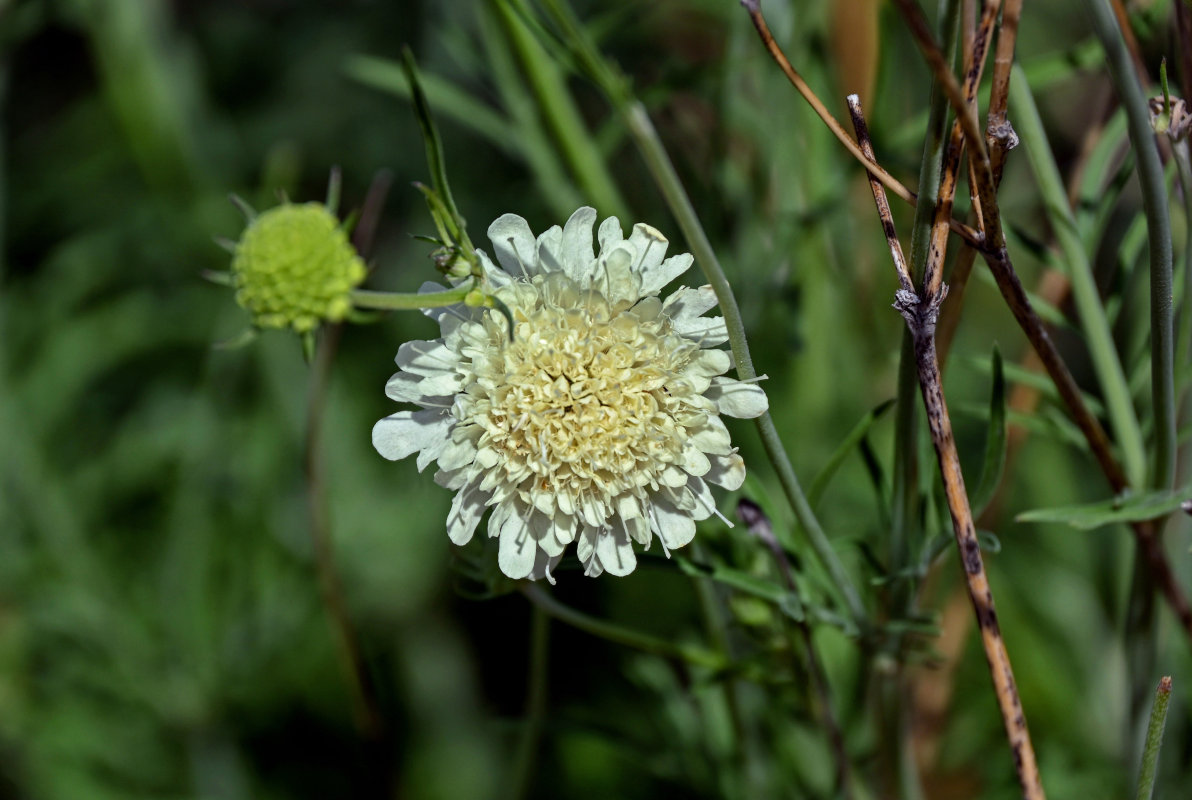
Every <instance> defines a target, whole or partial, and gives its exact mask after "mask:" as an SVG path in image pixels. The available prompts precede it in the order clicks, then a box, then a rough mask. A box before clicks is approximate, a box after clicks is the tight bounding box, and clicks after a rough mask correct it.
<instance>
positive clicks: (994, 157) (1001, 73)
mask: <svg viewBox="0 0 1192 800" xmlns="http://www.w3.org/2000/svg"><path fill="white" fill-rule="evenodd" d="M1021 18H1022V0H1005V2H1004V3H1003V4H1002V26H1001V29H1000V30H999V32H998V37H997V50H996V51H995V52H994V54H993V73H992V78H993V82H992V84H991V86H990V88H989V115H988V116H987V117H986V118H985V139H986V146H987V147H988V148H989V164H990V168H991V169H992V170H993V180H994V182H995V183H1000V182H1001V179H1002V168H1003V167H1004V166H1005V163H1006V153H1007V151H1009V150H1010V149H1011V148H1012V147H1014V145H1015V144H1017V143H1018V139H1017V137H1016V136H1014V130H1013V129H1012V128H1011V127H1010V124H1009V122H1007V120H1006V106H1007V104H1008V103H1009V100H1010V73H1011V71H1012V70H1013V68H1014V46H1015V44H1016V43H1017V41H1018V22H1019V20H1020V19H1021ZM982 230H984V228H982Z"/></svg>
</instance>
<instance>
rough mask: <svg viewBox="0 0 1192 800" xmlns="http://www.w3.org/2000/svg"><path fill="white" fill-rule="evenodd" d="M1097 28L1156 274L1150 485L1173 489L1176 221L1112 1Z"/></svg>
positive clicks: (1096, 14)
mask: <svg viewBox="0 0 1192 800" xmlns="http://www.w3.org/2000/svg"><path fill="white" fill-rule="evenodd" d="M1089 11H1090V16H1091V18H1092V23H1093V30H1094V31H1095V32H1096V34H1097V38H1098V39H1100V40H1101V45H1102V47H1104V48H1105V55H1106V61H1107V64H1108V67H1109V76H1110V78H1111V79H1112V81H1113V84H1114V88H1115V89H1116V90H1117V94H1118V98H1119V100H1120V101H1121V104H1122V107H1123V108H1124V109H1125V111H1126V122H1127V129H1128V131H1129V134H1130V144H1131V146H1132V148H1133V150H1134V154H1135V157H1136V158H1137V160H1138V182H1139V184H1140V186H1141V187H1142V205H1143V210H1144V212H1145V214H1146V221H1147V238H1148V242H1149V245H1150V272H1151V394H1152V403H1153V406H1154V416H1155V443H1154V450H1155V460H1154V466H1153V472H1152V474H1151V480H1150V485H1151V486H1152V487H1153V488H1156V489H1169V488H1171V487H1172V485H1173V484H1174V481H1175V454H1176V431H1175V374H1174V372H1175V370H1174V364H1175V361H1174V342H1173V334H1174V332H1173V330H1172V252H1171V220H1170V218H1169V217H1168V206H1167V188H1166V184H1165V183H1164V180H1163V165H1162V163H1161V162H1160V160H1159V148H1158V146H1157V144H1156V142H1155V134H1154V131H1153V130H1152V129H1151V122H1150V112H1149V110H1148V108H1147V103H1146V98H1144V97H1143V94H1142V87H1141V86H1140V85H1139V83H1138V78H1137V77H1136V75H1135V73H1134V70H1133V64H1132V62H1131V57H1130V53H1129V51H1128V50H1127V48H1126V45H1125V42H1124V40H1123V38H1122V36H1123V34H1122V30H1121V29H1120V28H1119V27H1118V24H1117V19H1116V17H1115V16H1114V13H1113V10H1112V9H1111V8H1110V7H1109V4H1108V1H1107V0H1089Z"/></svg>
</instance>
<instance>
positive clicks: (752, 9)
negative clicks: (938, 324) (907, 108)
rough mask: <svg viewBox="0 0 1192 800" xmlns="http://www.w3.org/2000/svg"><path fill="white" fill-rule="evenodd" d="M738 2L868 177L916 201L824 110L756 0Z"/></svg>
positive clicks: (966, 231)
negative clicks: (772, 30)
mask: <svg viewBox="0 0 1192 800" xmlns="http://www.w3.org/2000/svg"><path fill="white" fill-rule="evenodd" d="M741 5H742V6H743V7H744V8H745V10H746V11H748V12H749V17H750V19H752V20H753V27H754V28H756V29H757V34H758V36H759V37H760V38H761V40H762V44H763V45H764V46H765V48H766V50H767V51H768V52H769V53H770V57H771V58H773V59H774V62H775V63H776V64H778V66H779V68H780V69H781V70H782V72H783V74H785V75H786V77H787V80H789V81H790V82H791V85H792V86H794V87H795V89H796V90H797V91H798V92H799V94H801V95H802V96H803V99H804V100H806V101H807V104H808V105H810V106H811V108H812V110H814V111H815V113H816V115H817V116H819V118H820V119H821V120H823V122H824V124H825V125H827V126H828V130H829V131H831V132H832V135H833V136H835V137H836V138H837V139H838V140H839V141H840V143H841V144H842V145H844V147H845V149H846V150H848V151H849V152H850V153H852V155H853V156H854V157H855V158H856V159H857V160H858V161H859V162H861V165H862V166H863V167H865V169H866V170H867V171H868V172H869V174H870V175H871V176H873V177H875V178H877V179H878V180H879V181H880V182H881V183H882V185H883V186H885V187H886V188H887V189H889V190H890V191H891V192H893V193H894V194H896V195H898V196H899V197H901V198H902V199H903V200H905V201H907V202H908V203H910V204H911V205H914V204H915V201H916V197H915V193H914V192H912V191H911V190H910V189H908V188H907V187H906V186H905V185H903V184H902V182H901V181H899V180H898V179H897V178H895V177H894V176H893V175H891V174H890V173H889V172H887V171H886V170H885V168H883V167H882V166H881V165H880V164H878V163H877V162H876V161H874V160H873V159H870V158H867V157H866V156H865V153H864V152H862V150H861V146H860V145H858V144H857V142H856V141H854V139H853V137H851V136H849V135H848V131H846V130H845V129H844V126H843V125H841V124H840V122H839V121H838V120H837V119H836V117H834V116H832V112H830V111H828V108H827V106H825V105H824V103H823V101H822V100H820V99H819V97H818V96H817V95H816V93H815V92H814V91H812V89H811V87H810V86H808V85H807V81H805V80H803V76H802V75H800V74H799V71H798V70H796V69H795V68H794V66H793V65H792V64H791V62H790V60H789V59H788V58H787V57H786V54H785V53H784V52H783V51H782V48H781V47H780V46H779V45H778V42H777V41H775V40H774V34H773V33H771V31H770V26H769V25H768V24H766V18H765V16H764V15H763V14H762V11H761V6H760V5H759V3H758V0H741ZM950 225H951V230H952V232H953V233H955V234H957V235H958V236H960V237H961V238H962V239H964V240H965V241H966V242H968V243H969V245H971V246H972V247H976V248H981V247H983V246H984V244H983V239H982V237H981V234H980V233H978V232H977V231H976V230H974V229H973V228H972V227H970V226H968V225H966V224H965V223H963V222H961V221H960V220H957V219H953V220H951V221H950Z"/></svg>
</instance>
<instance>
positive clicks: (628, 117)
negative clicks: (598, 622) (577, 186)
mask: <svg viewBox="0 0 1192 800" xmlns="http://www.w3.org/2000/svg"><path fill="white" fill-rule="evenodd" d="M619 110H620V111H621V112H622V115H623V116H624V119H625V123H626V125H627V126H628V128H629V133H630V135H631V136H632V137H633V139H634V141H635V142H636V144H637V146H638V150H639V152H640V153H641V155H642V158H643V159H644V160H645V162H646V166H647V168H648V169H649V170H650V174H651V175H652V176H653V178H654V182H655V183H656V184H658V187H659V189H661V191H662V194H663V196H664V197H665V198H666V202H667V205H668V206H670V210H671V213H672V214H674V215H675V219H676V221H677V222H678V223H679V228H680V230H682V231H683V236H684V237H685V238H686V239H687V244H688V245H689V246H690V247H691V250H692V252H693V253H694V254H695V260H696V262H697V263H698V264H699V265H700V268H701V269H702V270H703V272H704V277H705V278H707V280H708V283H709V284H711V286H712V290H713V291H714V292H715V293H716V299H717V300H718V301H719V303H720V310H721V311H722V312H723V313H724V323H725V326H726V327H727V328H728V338H729V346H730V347H731V348H732V351H733V357H734V358H735V359H736V364H737V374H738V375H739V376H740V379H741V380H743V381H749V380H753V379H755V378H757V370H756V369H755V368H754V366H753V358H752V356H751V355H750V353H749V342H748V341H747V339H746V338H745V321H744V320H743V319H742V317H741V309H740V308H739V307H738V305H737V298H736V297H735V296H734V295H733V290H732V286H730V285H729V282H728V279H727V278H726V277H725V275H724V270H723V269H722V268H721V266H720V260H719V259H718V258H717V257H716V253H715V251H714V250H713V249H712V244H711V242H710V241H708V235H707V234H706V233H705V232H704V229H703V226H702V225H701V224H700V221H699V217H698V216H697V215H696V213H695V209H694V208H693V207H692V205H691V199H690V198H689V197H688V196H687V192H686V191H685V190H684V189H683V184H682V182H681V181H680V180H679V176H678V173H676V172H675V168H674V165H673V164H672V163H671V161H670V157H669V156H667V154H666V150H665V149H664V148H663V146H662V142H661V141H660V140H659V138H658V132H657V131H656V130H655V129H654V124H653V123H652V122H651V121H650V117H649V115H648V114H646V109H645V108H644V107H643V106H642V104H641V103H640V102H638V101H636V100H632V101H630V102H628V103H626V104H625V105H624V106H623V107H621V108H620V109H619ZM757 429H758V433H759V434H760V436H761V440H762V446H763V447H764V448H765V451H766V455H767V456H768V457H769V459H770V461H771V462H772V463H773V465H774V469H775V471H776V472H777V473H778V480H779V482H780V483H781V484H782V489H783V491H784V492H785V493H786V497H787V500H788V501H789V502H790V504H791V508H792V510H794V512H795V518H796V519H798V521H799V525H800V526H802V528H803V530H804V532H805V533H806V534H807V539H808V541H809V542H810V544H811V547H812V549H813V550H815V554H816V556H817V557H818V558H819V560H820V563H821V564H822V565H823V567H824V569H826V570H827V571H828V575H829V577H830V578H831V579H832V583H833V585H834V586H835V587H836V590H837V591H838V592H839V593H840V596H841V599H842V600H843V601H844V604H845V606H846V607H847V608H848V610H849V613H850V614H851V615H852V618H853V620H854V621H855V622H856V623H857V627H858V628H859V629H860V630H861V631H862V632H864V631H865V630H866V629H867V627H868V614H867V612H866V610H865V606H864V604H863V603H862V601H861V596H860V594H859V593H858V592H857V589H856V587H855V586H854V585H853V582H852V579H851V578H850V577H849V575H848V572H847V571H846V570H845V569H844V565H843V564H842V563H841V562H840V558H839V556H837V554H836V551H835V550H834V549H832V543H831V542H830V541H829V540H828V537H827V534H825V533H824V529H823V528H822V527H821V526H820V523H819V520H818V519H817V518H816V516H815V512H814V511H813V510H812V509H811V504H810V503H808V502H807V496H806V495H805V494H804V493H803V487H802V486H801V485H800V483H799V478H798V476H796V475H795V470H794V467H793V466H791V461H790V457H789V456H787V454H786V449H785V448H784V447H783V445H782V439H781V437H780V436H779V435H778V429H777V427H775V425H774V420H773V418H772V417H771V416H770V414H769V413H768V412H767V413H765V414H762V415H761V416H760V417H758V420H757Z"/></svg>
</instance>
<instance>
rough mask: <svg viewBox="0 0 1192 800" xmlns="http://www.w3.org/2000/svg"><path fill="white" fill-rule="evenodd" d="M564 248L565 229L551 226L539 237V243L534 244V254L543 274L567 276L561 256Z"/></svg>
mask: <svg viewBox="0 0 1192 800" xmlns="http://www.w3.org/2000/svg"><path fill="white" fill-rule="evenodd" d="M562 246H563V229H562V228H560V227H559V226H558V225H553V226H551V227H550V228H548V229H547V230H546V231H544V232H543V233H542V235H541V236H539V237H538V241H536V242H535V243H534V253H535V257H536V258H537V259H538V266H539V267H540V268H541V269H542V271H543V272H562V273H564V274H566V272H567V270H566V269H565V268H564V266H563V260H562V256H561V250H562Z"/></svg>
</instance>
